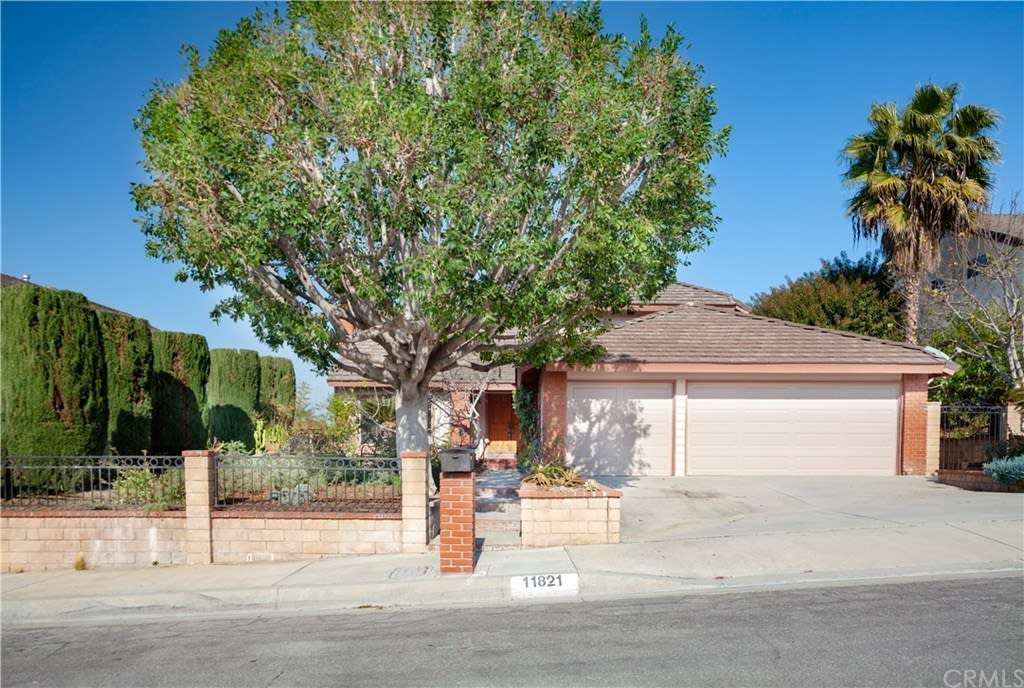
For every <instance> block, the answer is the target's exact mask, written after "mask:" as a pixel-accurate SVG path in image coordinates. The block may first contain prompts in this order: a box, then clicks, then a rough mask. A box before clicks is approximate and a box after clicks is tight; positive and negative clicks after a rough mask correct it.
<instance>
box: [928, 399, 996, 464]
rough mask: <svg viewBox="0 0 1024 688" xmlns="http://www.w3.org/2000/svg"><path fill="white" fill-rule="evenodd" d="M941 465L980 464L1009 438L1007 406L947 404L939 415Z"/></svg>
mask: <svg viewBox="0 0 1024 688" xmlns="http://www.w3.org/2000/svg"><path fill="white" fill-rule="evenodd" d="M940 429H941V433H940V435H939V468H943V469H947V468H948V469H961V468H980V466H981V464H983V463H984V462H985V461H986V458H987V457H986V452H987V451H989V450H991V449H993V448H996V447H999V446H1000V445H1002V444H1003V443H1005V442H1006V441H1007V439H1008V434H1007V427H1006V407H1005V406H947V405H945V404H943V406H942V414H941V417H940Z"/></svg>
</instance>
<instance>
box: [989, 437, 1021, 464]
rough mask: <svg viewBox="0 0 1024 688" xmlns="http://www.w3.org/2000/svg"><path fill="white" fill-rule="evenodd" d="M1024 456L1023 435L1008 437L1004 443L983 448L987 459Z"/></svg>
mask: <svg viewBox="0 0 1024 688" xmlns="http://www.w3.org/2000/svg"><path fill="white" fill-rule="evenodd" d="M1022 454H1024V435H1012V434H1011V435H1010V436H1009V437H1008V438H1007V439H1006V440H1005V441H1003V442H997V443H996V444H993V445H991V446H989V447H985V458H987V459H1009V458H1012V457H1014V456H1021V455H1022Z"/></svg>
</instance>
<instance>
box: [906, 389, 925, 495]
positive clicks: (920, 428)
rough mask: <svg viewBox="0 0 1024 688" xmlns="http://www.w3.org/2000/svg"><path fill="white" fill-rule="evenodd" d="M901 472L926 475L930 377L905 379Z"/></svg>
mask: <svg viewBox="0 0 1024 688" xmlns="http://www.w3.org/2000/svg"><path fill="white" fill-rule="evenodd" d="M900 439H901V442H900V449H901V450H900V472H901V473H902V474H903V475H924V474H925V467H926V464H927V461H928V376H927V375H904V376H903V423H902V430H901V438H900Z"/></svg>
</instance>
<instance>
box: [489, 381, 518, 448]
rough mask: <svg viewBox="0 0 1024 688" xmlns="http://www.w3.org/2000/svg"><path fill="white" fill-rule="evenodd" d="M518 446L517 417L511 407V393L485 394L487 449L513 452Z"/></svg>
mask: <svg viewBox="0 0 1024 688" xmlns="http://www.w3.org/2000/svg"><path fill="white" fill-rule="evenodd" d="M518 448H519V419H518V418H516V414H515V411H513V409H512V394H511V393H510V392H509V393H503V392H491V393H489V394H488V395H487V450H488V452H489V453H505V452H508V453H511V454H514V453H515V452H516V450H517V449H518Z"/></svg>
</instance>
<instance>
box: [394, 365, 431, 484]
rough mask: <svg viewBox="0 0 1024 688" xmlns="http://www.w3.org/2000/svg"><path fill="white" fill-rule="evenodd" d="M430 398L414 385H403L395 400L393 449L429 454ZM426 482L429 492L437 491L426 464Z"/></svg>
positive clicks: (428, 465) (400, 451) (400, 453)
mask: <svg viewBox="0 0 1024 688" xmlns="http://www.w3.org/2000/svg"><path fill="white" fill-rule="evenodd" d="M429 407H430V398H429V397H428V396H427V395H426V394H424V393H422V392H420V391H419V390H418V389H416V386H415V385H403V386H402V387H401V389H399V390H398V393H397V395H396V398H395V449H396V450H397V451H398V456H399V457H401V456H402V452H410V451H411V452H427V453H428V456H429V452H430V436H429V435H428V433H427V410H428V409H429ZM427 481H428V483H429V485H430V490H431V492H435V491H436V490H437V486H436V485H434V478H433V474H432V471H431V470H430V464H429V462H428V463H427Z"/></svg>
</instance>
